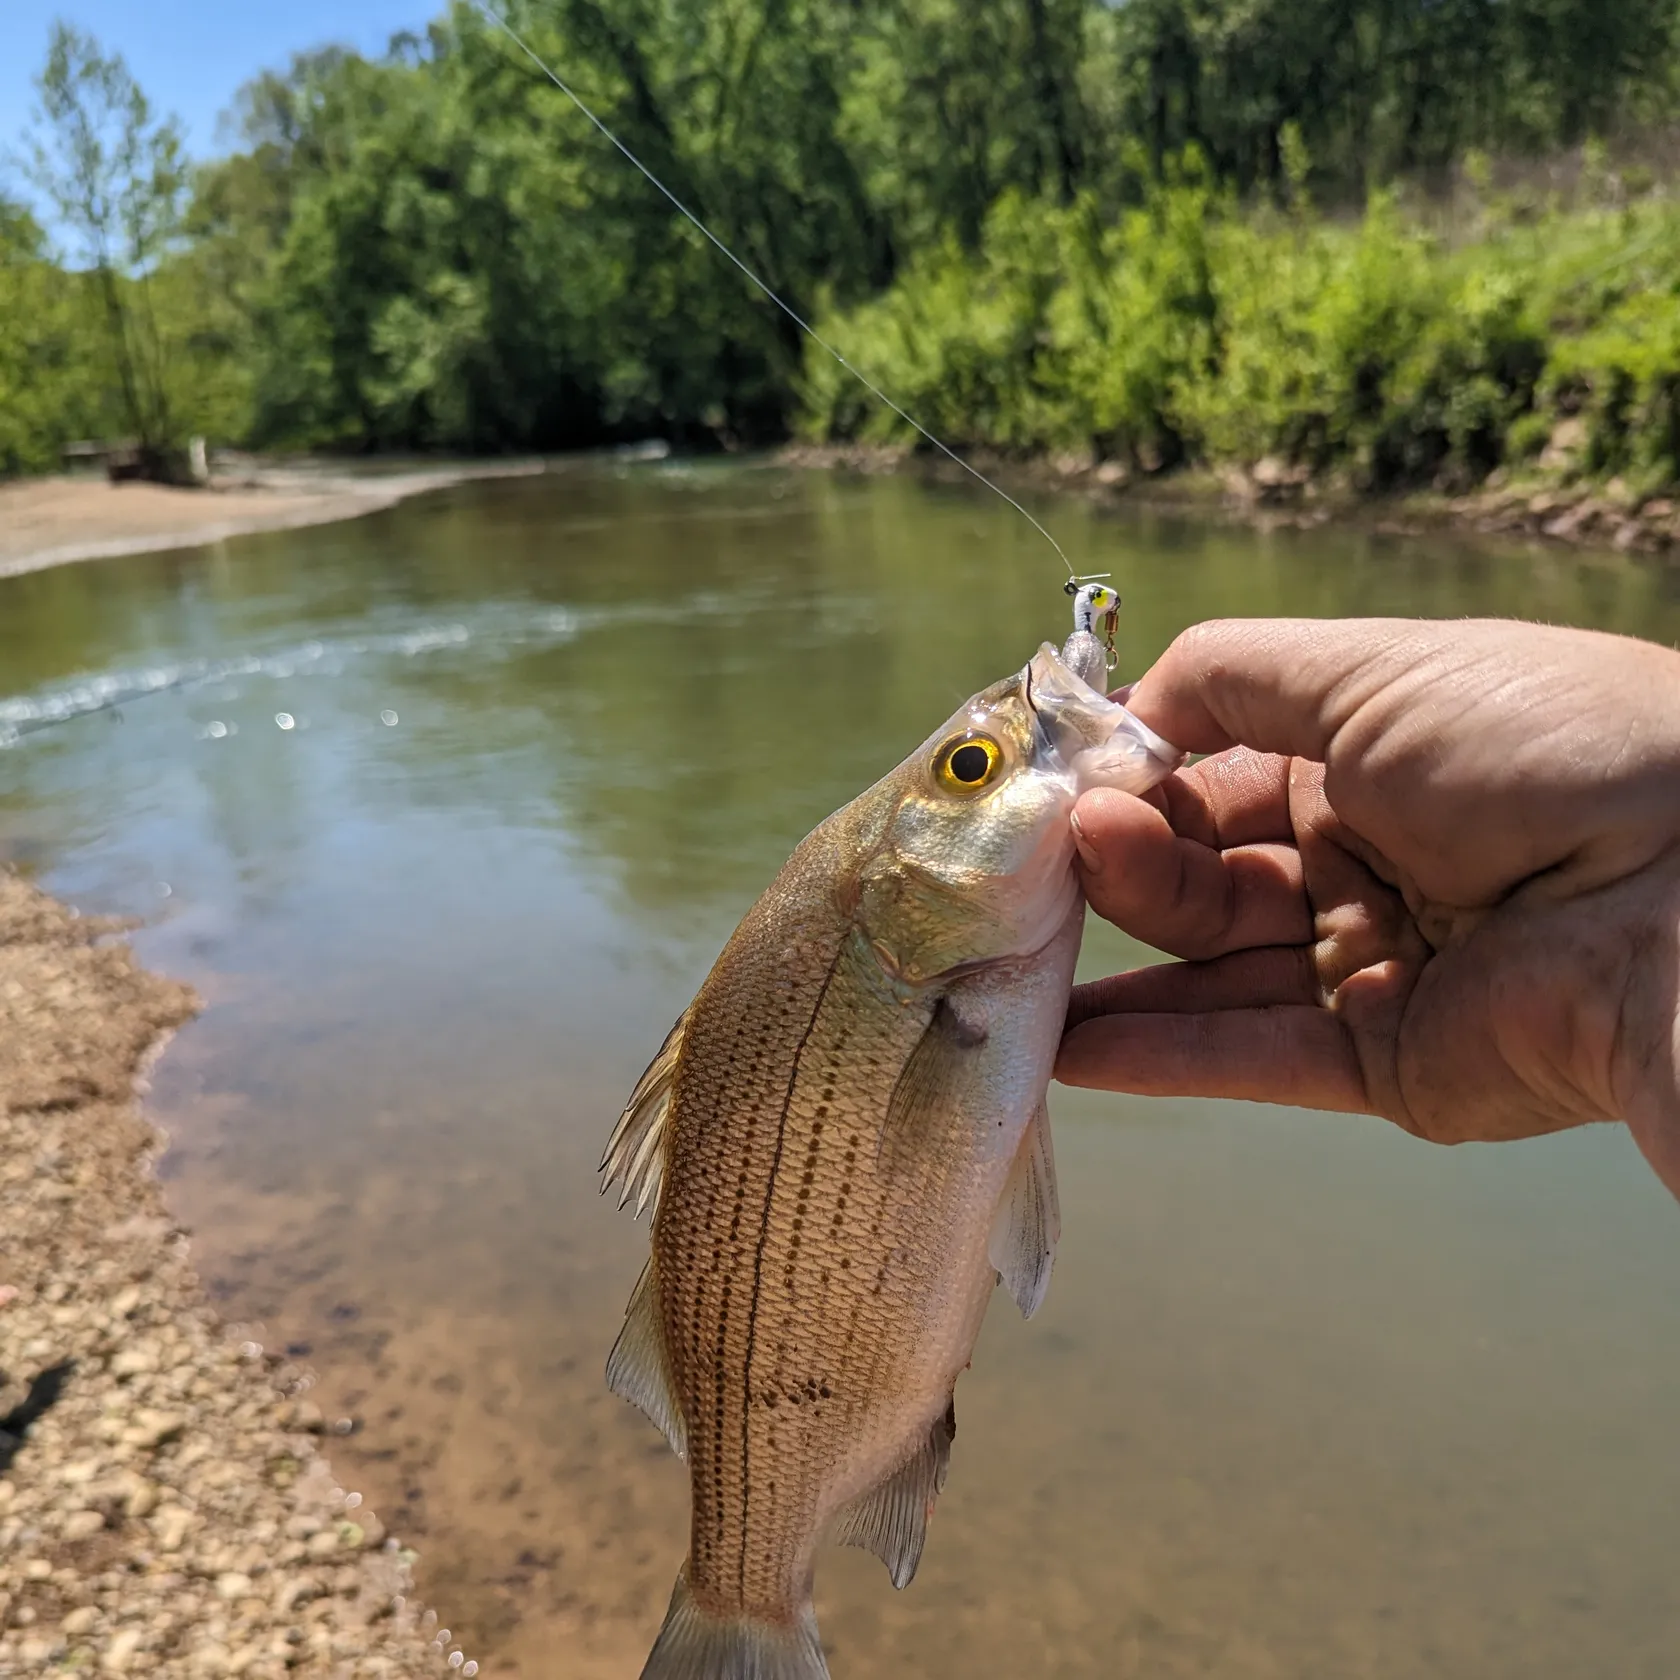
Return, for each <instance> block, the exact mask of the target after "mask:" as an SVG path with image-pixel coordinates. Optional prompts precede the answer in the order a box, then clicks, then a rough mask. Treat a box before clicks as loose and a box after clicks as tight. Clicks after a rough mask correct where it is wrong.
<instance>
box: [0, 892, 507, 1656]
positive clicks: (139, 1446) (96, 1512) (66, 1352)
mask: <svg viewBox="0 0 1680 1680" xmlns="http://www.w3.org/2000/svg"><path fill="white" fill-rule="evenodd" d="M118 931H119V930H118V929H117V928H116V927H115V926H114V925H113V924H110V923H106V922H102V921H97V920H94V919H91V918H88V919H84V918H80V917H78V916H76V915H75V914H74V913H73V912H71V911H69V910H66V909H65V908H64V907H63V906H62V905H60V904H58V903H57V902H55V901H54V900H53V899H51V898H49V897H47V896H46V895H45V894H43V893H41V892H39V891H37V890H36V889H35V888H34V887H32V886H30V885H28V884H27V883H25V882H23V881H21V880H19V879H18V878H17V877H16V876H13V875H10V874H6V873H3V872H0V1677H5V1680H12V1677H14V1676H15V1677H17V1680H23V1677H24V1676H30V1677H35V1676H40V1675H45V1674H54V1673H65V1674H70V1673H81V1672H89V1671H92V1670H95V1669H98V1670H101V1671H103V1672H105V1673H110V1674H148V1675H157V1676H162V1677H167V1680H206V1677H214V1676H223V1675H243V1676H246V1677H248V1680H284V1677H286V1676H295V1677H310V1680H316V1677H318V1680H328V1677H329V1676H330V1677H332V1680H339V1677H348V1676H356V1677H358V1680H360V1677H362V1676H367V1677H375V1676H379V1677H384V1680H409V1677H412V1676H436V1675H439V1674H443V1673H446V1672H448V1669H447V1668H446V1666H445V1664H446V1660H447V1659H449V1658H450V1656H451V1654H450V1653H449V1651H448V1648H447V1646H446V1645H445V1644H444V1643H441V1642H440V1641H439V1640H438V1639H437V1638H436V1637H435V1629H436V1621H435V1617H430V1616H422V1615H421V1614H420V1613H419V1609H418V1607H417V1606H416V1605H415V1604H413V1602H412V1601H411V1599H410V1598H409V1596H408V1595H409V1585H410V1573H409V1572H410V1566H411V1564H412V1562H413V1558H414V1554H413V1553H412V1552H410V1551H407V1550H405V1549H403V1548H402V1547H401V1545H400V1543H399V1541H398V1540H397V1539H396V1538H394V1537H388V1536H386V1534H385V1533H384V1530H383V1528H382V1526H381V1524H380V1522H379V1520H378V1518H377V1517H376V1516H374V1515H373V1514H372V1513H371V1512H369V1511H368V1510H367V1508H366V1507H365V1506H364V1505H363V1504H362V1502H361V1500H360V1497H359V1496H358V1495H357V1494H355V1493H354V1492H349V1493H347V1492H346V1490H344V1489H343V1488H342V1487H341V1486H339V1485H338V1483H337V1482H336V1481H335V1479H334V1477H333V1473H332V1469H331V1466H330V1465H329V1463H328V1462H327V1460H326V1458H325V1456H324V1455H323V1453H322V1451H321V1449H320V1447H319V1445H318V1438H319V1437H320V1436H321V1435H322V1434H323V1433H327V1434H330V1433H332V1431H333V1429H334V1428H335V1427H337V1428H340V1429H342V1428H344V1427H347V1426H348V1420H346V1423H345V1424H343V1425H334V1424H333V1423H331V1422H329V1421H328V1420H325V1419H323V1418H322V1417H321V1415H320V1413H319V1411H318V1410H317V1409H316V1408H315V1407H314V1406H313V1405H312V1404H311V1403H310V1402H309V1400H308V1399H307V1398H305V1397H304V1396H305V1393H306V1391H307V1389H308V1387H309V1385H310V1381H311V1379H310V1377H309V1374H308V1373H307V1372H306V1371H304V1370H303V1369H301V1368H299V1367H297V1366H295V1365H293V1364H291V1363H289V1362H287V1361H285V1360H283V1359H280V1358H278V1357H276V1356H275V1355H274V1354H272V1353H270V1352H269V1351H267V1350H265V1349H263V1348H262V1347H260V1346H259V1345H257V1344H256V1343H255V1342H252V1341H249V1340H243V1339H241V1338H240V1337H239V1336H238V1335H237V1334H236V1333H234V1332H230V1331H229V1329H228V1328H227V1327H225V1326H223V1325H221V1324H220V1323H219V1322H218V1321H217V1319H216V1317H215V1314H214V1313H213V1312H212V1311H211V1309H210V1308H209V1306H208V1304H207V1302H206V1300H205V1297H204V1294H203V1291H202V1289H201V1288H200V1285H199V1282H198V1279H197V1277H196V1275H195V1273H194V1271H193V1268H192V1265H191V1262H190V1259H189V1256H188V1248H187V1239H186V1236H185V1234H184V1233H183V1232H182V1231H181V1230H180V1229H179V1228H178V1227H177V1226H176V1225H175V1224H174V1222H173V1221H172V1220H171V1219H170V1216H169V1214H168V1212H167V1210H166V1209H165V1207H164V1205H163V1198H162V1195H161V1192H160V1188H159V1185H158V1182H157V1180H156V1178H155V1177H154V1176H153V1173H152V1170H151V1160H152V1156H153V1153H154V1151H155V1150H156V1148H157V1146H158V1141H159V1140H158V1137H157V1134H156V1132H155V1131H154V1130H153V1129H152V1128H151V1126H149V1125H148V1124H147V1122H146V1121H145V1120H144V1119H143V1117H142V1116H141V1115H140V1113H139V1112H138V1110H137V1108H136V1107H135V1104H134V1094H135V1091H136V1089H137V1087H139V1086H140V1084H141V1083H142V1081H143V1076H144V1070H145V1067H146V1065H147V1063H148V1061H149V1060H150V1058H151V1057H152V1056H153V1055H155V1053H156V1051H157V1049H158V1048H159V1046H160V1045H161V1044H162V1043H163V1042H164V1040H165V1039H166V1038H167V1036H168V1035H169V1034H170V1033H171V1032H173V1031H174V1030H175V1029H177V1028H178V1027H180V1026H181V1025H182V1024H183V1023H185V1022H186V1021H188V1020H189V1019H190V1018H191V1017H192V1015H193V1014H194V1013H195V1011H196V1008H197V1002H196V999H195V998H194V997H193V995H192V993H191V992H190V991H189V990H188V989H187V988H186V987H184V986H181V985H178V984H176V983H174V982H171V981H167V980H163V979H159V978H158V977H156V976H154V975H151V974H148V973H146V972H145V971H144V970H142V969H141V968H140V967H139V966H138V965H137V964H136V962H135V960H134V957H133V955H132V953H131V952H130V950H129V948H128V946H127V945H126V944H125V943H123V942H122V941H121V940H120V939H117V938H115V937H113V936H114V935H115V934H116V933H117V932H118ZM451 1666H453V1667H455V1668H458V1669H462V1670H463V1672H464V1673H466V1674H472V1673H474V1672H476V1665H467V1664H466V1663H465V1658H464V1657H463V1656H462V1655H461V1654H460V1653H458V1652H457V1653H453V1656H452V1664H451Z"/></svg>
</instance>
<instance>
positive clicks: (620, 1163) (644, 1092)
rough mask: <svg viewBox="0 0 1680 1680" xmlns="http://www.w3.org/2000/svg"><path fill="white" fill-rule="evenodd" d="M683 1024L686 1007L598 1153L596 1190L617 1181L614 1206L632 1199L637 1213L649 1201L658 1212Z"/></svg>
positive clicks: (607, 1188) (638, 1082)
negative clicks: (666, 1121)
mask: <svg viewBox="0 0 1680 1680" xmlns="http://www.w3.org/2000/svg"><path fill="white" fill-rule="evenodd" d="M687 1025H688V1010H686V1009H685V1010H684V1011H683V1012H682V1014H681V1015H679V1016H678V1017H677V1024H676V1025H675V1026H674V1027H672V1028H671V1030H670V1031H669V1032H668V1033H666V1035H665V1042H664V1043H663V1044H662V1045H660V1047H659V1054H658V1055H657V1056H655V1057H654V1058H653V1060H652V1061H651V1062H649V1063H648V1065H647V1071H646V1072H645V1073H644V1074H643V1075H642V1077H641V1078H640V1079H638V1080H637V1081H636V1088H635V1090H633V1091H632V1092H631V1093H630V1100H629V1102H627V1103H626V1104H625V1105H624V1112H623V1113H622V1114H621V1115H619V1117H618V1124H617V1125H616V1126H614V1127H613V1130H612V1136H611V1137H610V1138H608V1139H607V1147H606V1150H605V1152H604V1153H603V1154H602V1156H601V1172H602V1174H603V1175H604V1176H603V1178H602V1180H601V1194H602V1195H603V1196H604V1195H606V1194H607V1192H608V1191H609V1190H611V1189H612V1187H613V1186H614V1185H615V1184H616V1185H618V1186H619V1198H618V1205H619V1206H620V1207H623V1206H624V1205H625V1204H626V1203H627V1202H629V1201H630V1200H631V1199H632V1198H634V1200H635V1203H636V1212H637V1214H638V1215H639V1214H640V1213H641V1211H642V1209H643V1208H644V1207H646V1206H647V1204H648V1203H649V1202H650V1201H651V1202H652V1203H653V1206H654V1211H655V1212H656V1213H657V1212H658V1211H659V1181H660V1178H661V1176H662V1173H663V1170H664V1166H665V1153H664V1150H663V1149H662V1147H661V1145H662V1144H663V1142H664V1138H665V1119H666V1116H667V1115H668V1114H669V1113H670V1110H671V1085H672V1082H673V1080H675V1078H676V1073H677V1058H678V1056H679V1055H681V1053H682V1043H683V1029H684V1028H685V1027H686V1026H687Z"/></svg>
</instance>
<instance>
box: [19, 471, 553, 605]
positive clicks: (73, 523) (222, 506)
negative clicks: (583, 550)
mask: <svg viewBox="0 0 1680 1680" xmlns="http://www.w3.org/2000/svg"><path fill="white" fill-rule="evenodd" d="M542 470H543V464H542V462H540V461H518V462H505V461H497V462H487V463H483V464H477V465H460V466H451V467H437V468H427V469H424V470H420V471H415V472H400V473H387V474H384V475H381V476H378V477H368V478H362V477H352V476H351V475H349V474H347V473H323V472H316V471H306V470H296V469H294V470H287V469H284V468H275V467H264V468H260V469H255V470H253V471H251V472H249V473H246V474H243V475H241V477H240V479H239V481H238V482H232V483H226V484H220V485H217V486H215V487H212V488H210V489H205V490H181V489H174V488H172V487H170V486H167V485H162V484H109V483H107V482H106V481H105V480H104V479H95V478H41V479H26V480H23V481H21V482H18V483H15V484H0V577H7V576H10V575H11V574H13V573H16V572H33V571H38V570H40V569H41V568H43V567H46V566H62V565H65V564H67V563H68V562H70V561H72V560H104V559H109V558H111V557H112V556H115V555H119V554H142V553H146V552H148V551H150V550H155V549H166V548H195V547H198V546H201V545H202V544H204V543H212V542H221V541H222V540H224V539H225V538H227V537H237V536H243V535H245V534H246V533H247V532H251V531H281V530H290V529H295V528H296V527H298V526H302V525H325V524H328V523H330V522H331V521H333V520H336V519H354V518H356V517H358V516H359V515H361V514H365V513H376V512H378V511H379V509H381V508H388V507H390V506H392V505H393V504H394V503H396V502H400V501H402V500H404V499H405V498H406V497H409V496H417V495H419V494H421V493H422V492H423V491H427V490H441V489H443V488H445V487H447V486H448V485H451V484H461V483H464V482H466V481H467V480H470V479H480V478H519V477H525V476H527V475H529V474H532V473H539V472H541V471H542Z"/></svg>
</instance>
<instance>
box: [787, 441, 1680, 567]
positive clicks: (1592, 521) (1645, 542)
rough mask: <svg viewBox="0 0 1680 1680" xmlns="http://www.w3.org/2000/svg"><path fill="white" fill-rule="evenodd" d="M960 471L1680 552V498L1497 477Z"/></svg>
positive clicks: (841, 455)
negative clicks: (1464, 486) (1454, 489)
mask: <svg viewBox="0 0 1680 1680" xmlns="http://www.w3.org/2000/svg"><path fill="white" fill-rule="evenodd" d="M775 459H776V460H777V461H778V462H780V463H781V464H782V465H784V466H788V467H799V468H825V469H829V470H834V469H838V470H841V471H847V472H856V473H863V474H876V473H898V472H912V473H921V474H923V475H924V476H927V477H932V478H937V479H940V480H942V481H948V482H951V483H958V482H961V481H962V479H964V478H966V477H967V476H968V475H967V474H966V473H964V472H962V470H961V469H960V468H959V467H957V466H956V465H954V464H953V463H952V462H950V461H947V460H945V459H943V458H941V457H939V456H935V455H930V454H925V453H921V452H918V451H916V450H914V449H912V448H910V447H908V446H905V445H897V444H826V443H824V444H811V443H793V444H787V445H784V446H783V448H781V449H780V450H778V451H777V452H776V456H775ZM964 459H965V460H968V461H969V462H970V463H971V464H972V465H973V466H975V467H976V468H978V469H979V470H980V471H982V472H984V473H986V474H987V475H988V476H989V477H992V478H995V479H997V480H998V481H999V483H1000V484H1003V485H1005V486H1014V487H1016V488H1020V487H1023V486H1024V487H1027V488H1030V489H1042V490H1056V491H1060V492H1061V493H1063V494H1069V495H1079V496H1084V497H1086V498H1087V499H1089V500H1093V501H1097V502H1100V503H1103V504H1105V505H1107V506H1112V507H1118V506H1121V505H1122V504H1125V503H1131V504H1133V505H1135V506H1138V507H1142V508H1147V509H1149V510H1150V511H1152V512H1157V513H1169V514H1170V513H1179V514H1183V515H1186V516H1188V517H1193V518H1198V519H1218V520H1221V521H1223V522H1225V523H1227V524H1232V525H1243V526H1247V527H1249V528H1251V529H1259V530H1312V529H1316V528H1318V527H1320V526H1325V525H1330V524H1336V525H1341V526H1345V527H1347V528H1349V529H1352V530H1365V531H1369V532H1371V533H1373V534H1374V535H1379V536H1396V537H1419V536H1429V535H1434V534H1438V533H1441V532H1453V533H1456V534H1458V535H1460V536H1466V537H1483V538H1504V539H1507V540H1509V539H1526V540H1532V541H1540V542H1544V543H1547V544H1552V543H1556V544H1559V545H1566V546H1569V547H1574V548H1599V549H1613V550H1616V551H1617V552H1619V553H1622V554H1633V555H1644V556H1662V555H1665V554H1669V553H1673V552H1676V551H1680V491H1676V492H1675V493H1674V494H1673V495H1666V494H1665V495H1656V496H1647V497H1634V496H1631V495H1629V494H1628V493H1627V491H1626V490H1625V489H1624V488H1623V487H1621V486H1620V485H1619V484H1618V483H1617V482H1616V481H1614V480H1612V481H1611V482H1610V483H1609V484H1590V483H1586V482H1580V481H1577V482H1575V483H1567V484H1565V483H1559V482H1556V481H1553V480H1547V479H1540V478H1534V479H1522V480H1504V479H1500V478H1499V477H1498V475H1497V474H1496V475H1495V476H1494V478H1492V479H1489V480H1488V481H1487V482H1486V483H1484V484H1483V485H1482V486H1481V487H1479V488H1478V489H1476V490H1473V491H1468V492H1466V493H1464V494H1462V495H1447V494H1445V493H1443V492H1440V491H1434V490H1411V491H1403V492H1398V493H1395V494H1392V495H1380V496H1371V495H1360V494H1358V493H1356V492H1354V491H1352V490H1347V489H1343V488H1339V487H1336V486H1333V485H1327V484H1324V483H1321V482H1318V481H1315V480H1314V479H1312V478H1311V477H1309V476H1308V475H1307V474H1306V473H1305V471H1304V470H1302V469H1297V468H1293V467H1289V466H1286V465H1285V464H1284V463H1282V462H1279V461H1274V460H1264V461H1259V462H1256V463H1255V464H1254V465H1253V466H1252V467H1249V468H1246V469H1244V468H1236V467H1228V468H1225V469H1223V470H1222V471H1219V472H1214V471H1211V470H1209V469H1207V468H1199V467H1188V468H1175V469H1173V470H1171V471H1168V472H1163V473H1160V474H1144V473H1136V472H1133V471H1131V470H1130V469H1129V468H1127V467H1125V466H1124V465H1123V464H1122V463H1120V462H1118V461H1104V462H1096V461H1093V460H1092V459H1090V458H1089V457H1085V456H1075V455H1034V456H1028V457H1025V458H1020V459H1016V458H1011V457H1007V456H992V455H987V454H983V453H972V454H970V455H968V456H965V457H964Z"/></svg>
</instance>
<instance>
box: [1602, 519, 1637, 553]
mask: <svg viewBox="0 0 1680 1680" xmlns="http://www.w3.org/2000/svg"><path fill="white" fill-rule="evenodd" d="M1643 535H1644V531H1643V529H1642V528H1641V526H1640V523H1639V521H1638V520H1637V519H1624V520H1623V521H1622V522H1621V524H1620V525H1618V526H1617V527H1616V534H1615V536H1614V537H1612V538H1611V539H1610V540H1611V542H1612V543H1613V544H1614V545H1615V547H1617V548H1619V549H1620V550H1621V551H1622V553H1624V554H1626V553H1627V552H1628V550H1629V549H1632V548H1637V547H1638V546H1639V539H1640V538H1641V537H1642V536H1643Z"/></svg>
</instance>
